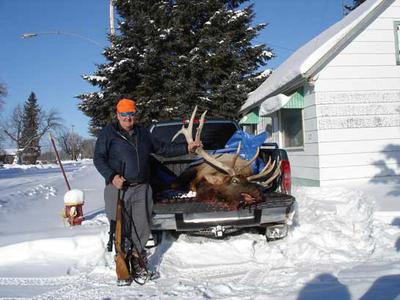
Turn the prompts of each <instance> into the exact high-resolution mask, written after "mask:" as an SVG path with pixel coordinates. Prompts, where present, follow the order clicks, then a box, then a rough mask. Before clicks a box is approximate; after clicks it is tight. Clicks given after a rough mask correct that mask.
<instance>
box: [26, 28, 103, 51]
mask: <svg viewBox="0 0 400 300" xmlns="http://www.w3.org/2000/svg"><path fill="white" fill-rule="evenodd" d="M48 34H56V35H68V36H73V37H77V38H80V39H82V40H85V41H87V42H90V43H92V44H95V45H96V46H98V47H100V48H103V46H102V45H101V44H100V43H99V42H96V41H95V40H92V39H90V38H88V37H85V36H83V35H80V34H77V33H74V32H66V31H50V32H26V33H23V34H22V35H21V38H23V39H30V38H34V37H37V36H39V35H48Z"/></svg>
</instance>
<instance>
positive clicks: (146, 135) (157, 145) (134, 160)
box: [93, 123, 187, 184]
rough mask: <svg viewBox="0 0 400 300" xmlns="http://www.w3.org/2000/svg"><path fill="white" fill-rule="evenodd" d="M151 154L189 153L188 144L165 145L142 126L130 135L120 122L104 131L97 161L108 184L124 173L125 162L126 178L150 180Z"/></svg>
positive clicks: (130, 179)
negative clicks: (123, 165) (123, 163)
mask: <svg viewBox="0 0 400 300" xmlns="http://www.w3.org/2000/svg"><path fill="white" fill-rule="evenodd" d="M150 153H155V154H158V155H161V156H166V157H170V156H179V155H184V154H187V146H186V145H183V144H179V145H174V144H165V143H163V142H161V141H159V140H157V139H155V138H153V137H152V136H151V134H150V132H149V131H148V130H147V129H146V128H145V127H142V126H140V125H135V126H134V128H133V134H132V135H129V134H128V132H126V131H125V130H124V129H122V128H121V127H120V126H119V124H118V123H113V124H109V125H107V126H106V127H104V128H103V130H102V131H101V133H100V135H99V137H98V139H97V141H96V146H95V150H94V156H93V162H94V165H95V167H96V169H97V170H98V171H99V173H100V174H101V175H102V176H103V177H104V179H105V180H106V184H109V183H111V182H112V179H113V178H114V176H115V175H117V174H120V175H122V162H125V176H124V177H125V179H127V180H128V181H129V182H148V181H149V177H150Z"/></svg>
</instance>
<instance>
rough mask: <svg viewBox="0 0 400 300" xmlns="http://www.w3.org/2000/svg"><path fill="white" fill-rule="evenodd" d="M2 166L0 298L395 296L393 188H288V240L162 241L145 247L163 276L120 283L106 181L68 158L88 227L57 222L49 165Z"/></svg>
mask: <svg viewBox="0 0 400 300" xmlns="http://www.w3.org/2000/svg"><path fill="white" fill-rule="evenodd" d="M6 166H7V167H6V168H0V192H1V193H0V195H1V196H0V205H1V206H0V298H2V299H14V298H25V299H32V298H33V299H85V300H86V299H136V298H144V299H148V298H153V299H360V298H361V297H362V299H400V271H399V270H400V189H399V182H395V181H386V182H384V181H380V182H370V183H363V184H357V185H350V184H349V185H346V186H336V187H323V188H317V187H294V190H293V194H294V195H295V197H296V199H297V202H298V217H297V220H296V222H295V226H294V227H293V229H292V230H291V231H290V233H289V235H288V237H286V238H285V239H283V240H279V241H274V242H267V241H266V240H265V237H264V236H263V235H261V234H259V233H256V232H252V231H243V232H241V233H240V234H236V235H232V236H228V237H226V238H224V239H211V238H205V237H201V236H194V235H186V234H181V235H180V236H179V237H173V236H171V235H169V234H165V235H164V239H163V242H162V243H161V244H160V245H159V246H158V247H156V248H152V249H151V250H150V253H151V256H150V261H149V262H150V269H152V270H158V271H159V272H160V278H159V279H157V280H155V281H152V282H149V283H147V284H146V285H145V286H138V285H136V284H133V285H132V286H129V287H117V286H116V276H115V265H114V261H113V254H111V253H108V252H106V242H107V239H108V235H107V232H108V221H107V219H106V217H105V213H104V204H103V185H104V181H103V179H102V178H101V177H100V175H99V174H98V173H97V171H96V170H95V168H94V167H93V164H92V162H91V161H90V160H87V161H78V162H66V163H65V166H64V167H65V170H66V172H67V177H68V179H69V182H70V185H71V187H72V188H73V189H79V190H82V191H83V192H84V193H85V204H84V206H83V211H84V215H85V221H84V222H83V223H82V225H80V226H74V227H69V225H68V223H67V222H65V221H63V219H62V217H61V211H62V210H63V197H64V195H65V193H66V192H67V188H66V185H65V182H64V179H63V176H62V174H61V172H60V169H59V168H58V167H57V166H56V165H43V166H24V167H18V166H9V165H6Z"/></svg>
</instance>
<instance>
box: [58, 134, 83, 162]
mask: <svg viewBox="0 0 400 300" xmlns="http://www.w3.org/2000/svg"><path fill="white" fill-rule="evenodd" d="M56 139H57V142H58V144H59V145H60V147H61V150H62V151H63V152H65V153H66V154H67V155H68V156H69V157H70V159H72V160H76V159H77V158H78V157H79V154H80V153H81V152H82V144H83V138H82V137H81V136H80V135H79V134H77V133H74V132H72V131H69V130H67V129H66V128H63V129H61V130H60V131H59V132H58V133H57V138H56Z"/></svg>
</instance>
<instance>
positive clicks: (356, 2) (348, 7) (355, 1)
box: [344, 0, 366, 14]
mask: <svg viewBox="0 0 400 300" xmlns="http://www.w3.org/2000/svg"><path fill="white" fill-rule="evenodd" d="M365 1H366V0H353V4H352V5H345V6H344V8H345V9H346V14H348V13H349V12H351V11H352V10H354V9H356V8H357V7H358V6H360V5H361V4H362V3H364V2H365Z"/></svg>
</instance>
